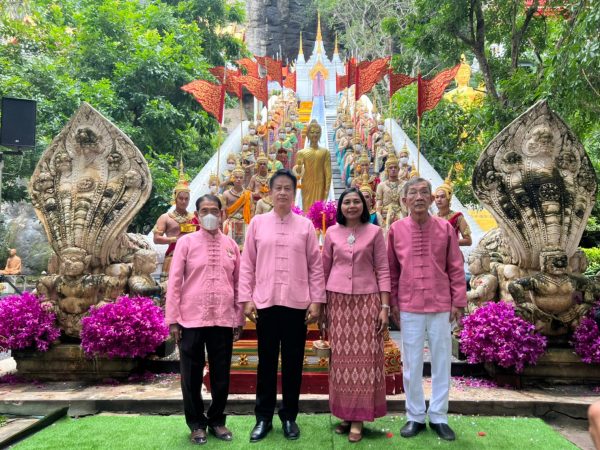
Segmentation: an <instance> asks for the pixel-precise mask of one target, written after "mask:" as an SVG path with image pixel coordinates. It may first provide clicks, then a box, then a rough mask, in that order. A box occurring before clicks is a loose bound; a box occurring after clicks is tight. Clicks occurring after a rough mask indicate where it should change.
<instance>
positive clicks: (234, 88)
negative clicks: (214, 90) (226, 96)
mask: <svg viewBox="0 0 600 450" xmlns="http://www.w3.org/2000/svg"><path fill="white" fill-rule="evenodd" d="M226 70H227V71H226ZM208 71H209V72H210V73H212V74H213V75H214V76H215V78H217V79H218V80H219V81H220V82H221V84H223V85H225V90H226V91H227V92H229V93H230V94H234V95H235V96H237V97H238V98H241V97H242V85H241V84H240V83H239V82H238V80H237V79H238V77H239V76H240V75H241V74H240V72H239V71H237V70H230V69H225V67H223V66H217V67H211V68H210V69H208Z"/></svg>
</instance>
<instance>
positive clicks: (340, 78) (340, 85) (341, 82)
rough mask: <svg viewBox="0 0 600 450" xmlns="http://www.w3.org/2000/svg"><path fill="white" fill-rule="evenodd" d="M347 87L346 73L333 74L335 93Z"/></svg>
mask: <svg viewBox="0 0 600 450" xmlns="http://www.w3.org/2000/svg"><path fill="white" fill-rule="evenodd" d="M347 87H348V75H338V74H337V73H336V74H335V93H336V94H337V93H338V92H341V91H343V90H344V89H346V88H347Z"/></svg>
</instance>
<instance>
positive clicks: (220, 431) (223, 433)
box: [208, 425, 233, 441]
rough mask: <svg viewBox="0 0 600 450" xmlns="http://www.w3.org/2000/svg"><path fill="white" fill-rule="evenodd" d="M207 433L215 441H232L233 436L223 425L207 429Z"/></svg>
mask: <svg viewBox="0 0 600 450" xmlns="http://www.w3.org/2000/svg"><path fill="white" fill-rule="evenodd" d="M208 431H209V432H210V434H212V435H213V436H214V437H216V438H217V439H221V440H222V441H231V440H232V439H233V434H231V431H229V429H228V428H227V427H226V426H225V425H217V426H215V427H208Z"/></svg>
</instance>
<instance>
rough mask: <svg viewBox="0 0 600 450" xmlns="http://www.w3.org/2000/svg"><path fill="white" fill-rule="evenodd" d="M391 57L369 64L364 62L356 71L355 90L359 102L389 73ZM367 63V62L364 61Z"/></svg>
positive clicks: (355, 96)
mask: <svg viewBox="0 0 600 450" xmlns="http://www.w3.org/2000/svg"><path fill="white" fill-rule="evenodd" d="M389 61H390V57H389V56H386V57H385V58H379V59H376V60H374V61H370V62H368V63H367V64H363V63H362V62H361V63H360V64H359V65H358V68H357V70H356V88H355V89H354V98H355V100H358V99H359V98H360V97H361V95H363V94H366V93H367V92H369V91H370V90H371V89H373V86H375V85H376V84H377V83H378V82H379V81H381V79H382V78H383V77H384V76H385V74H386V73H387V72H388V63H389ZM363 62H365V61H363Z"/></svg>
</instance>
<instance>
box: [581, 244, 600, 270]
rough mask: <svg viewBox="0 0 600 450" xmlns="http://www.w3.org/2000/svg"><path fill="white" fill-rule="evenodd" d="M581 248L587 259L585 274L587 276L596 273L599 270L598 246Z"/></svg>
mask: <svg viewBox="0 0 600 450" xmlns="http://www.w3.org/2000/svg"><path fill="white" fill-rule="evenodd" d="M581 250H582V251H583V253H585V256H586V257H587V259H588V268H587V270H586V271H585V274H586V275H588V276H593V275H596V273H598V271H600V248H598V247H593V248H582V249H581Z"/></svg>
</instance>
